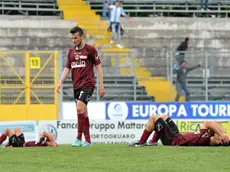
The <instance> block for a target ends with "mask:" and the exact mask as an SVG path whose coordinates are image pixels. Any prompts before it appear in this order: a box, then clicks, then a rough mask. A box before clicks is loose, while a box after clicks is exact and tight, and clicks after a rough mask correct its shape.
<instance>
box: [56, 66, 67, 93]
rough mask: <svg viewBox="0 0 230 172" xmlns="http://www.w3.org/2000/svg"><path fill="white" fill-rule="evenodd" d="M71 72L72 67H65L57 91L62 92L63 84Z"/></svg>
mask: <svg viewBox="0 0 230 172" xmlns="http://www.w3.org/2000/svg"><path fill="white" fill-rule="evenodd" d="M69 73H70V68H67V67H65V69H64V70H63V72H62V76H61V79H60V81H59V84H58V86H57V88H56V91H57V93H60V89H61V88H62V84H63V82H64V81H65V79H66V77H67V76H68V75H69Z"/></svg>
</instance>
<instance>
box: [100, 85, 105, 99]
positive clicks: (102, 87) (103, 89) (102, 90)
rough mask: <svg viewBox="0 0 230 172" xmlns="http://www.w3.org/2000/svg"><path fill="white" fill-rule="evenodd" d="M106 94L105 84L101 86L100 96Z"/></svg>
mask: <svg viewBox="0 0 230 172" xmlns="http://www.w3.org/2000/svg"><path fill="white" fill-rule="evenodd" d="M104 95H105V88H104V86H100V87H99V96H100V97H103V96H104Z"/></svg>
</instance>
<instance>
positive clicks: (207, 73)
mask: <svg viewBox="0 0 230 172" xmlns="http://www.w3.org/2000/svg"><path fill="white" fill-rule="evenodd" d="M183 54H185V56H184V55H183ZM166 57H167V76H168V80H169V81H170V82H171V87H170V95H171V96H170V97H171V101H174V100H175V95H176V93H177V91H176V89H175V86H176V74H174V73H173V66H174V65H176V64H178V61H177V60H176V59H183V58H184V60H185V61H187V66H188V67H194V66H196V65H198V64H199V63H200V62H202V65H201V67H200V68H196V69H194V70H192V71H191V72H189V73H188V76H187V79H186V83H187V85H188V90H189V92H190V97H191V100H194V101H195V100H204V101H215V100H230V91H229V89H228V87H229V86H228V85H229V84H230V52H221V51H212V52H210V51H200V52H180V53H179V52H173V51H169V52H167V56H166Z"/></svg>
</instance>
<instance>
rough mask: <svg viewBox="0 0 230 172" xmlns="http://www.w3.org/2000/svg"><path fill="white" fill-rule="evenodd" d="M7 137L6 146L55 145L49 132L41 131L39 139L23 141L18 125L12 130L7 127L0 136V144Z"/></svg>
mask: <svg viewBox="0 0 230 172" xmlns="http://www.w3.org/2000/svg"><path fill="white" fill-rule="evenodd" d="M7 137H8V138H9V142H8V143H7V145H6V147H10V146H12V147H46V146H50V147H57V146H58V145H57V143H56V142H55V140H54V138H53V136H52V134H51V133H48V132H45V131H44V132H43V133H42V135H41V137H40V139H39V141H38V142H36V141H29V142H26V141H25V137H24V134H23V132H22V130H21V129H20V128H19V127H16V128H15V129H14V131H12V130H11V129H9V128H7V129H5V131H4V132H3V133H2V135H1V136H0V145H1V144H2V143H3V142H4V141H5V140H6V139H7Z"/></svg>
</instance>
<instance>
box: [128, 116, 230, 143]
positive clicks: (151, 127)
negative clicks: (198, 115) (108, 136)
mask: <svg viewBox="0 0 230 172" xmlns="http://www.w3.org/2000/svg"><path fill="white" fill-rule="evenodd" d="M153 131H155V132H154V135H153V138H152V140H151V141H150V143H146V142H147V139H148V137H149V136H150V135H151V133H152V132H153ZM159 139H160V140H161V142H162V144H163V145H170V146H229V144H230V140H229V137H228V136H227V135H226V133H225V131H224V129H223V128H222V126H221V125H220V124H219V123H217V122H215V121H205V122H204V124H203V126H202V127H201V129H200V131H199V132H188V133H184V134H181V133H180V132H179V130H178V128H177V126H176V124H175V123H174V122H173V120H172V119H171V118H170V117H168V116H167V115H162V116H159V115H152V116H151V117H150V118H149V121H148V124H147V125H146V128H145V130H144V132H143V134H142V136H141V138H140V140H138V141H136V142H134V143H132V144H130V146H135V147H140V146H145V145H157V144H156V143H157V141H158V140H159Z"/></svg>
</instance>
